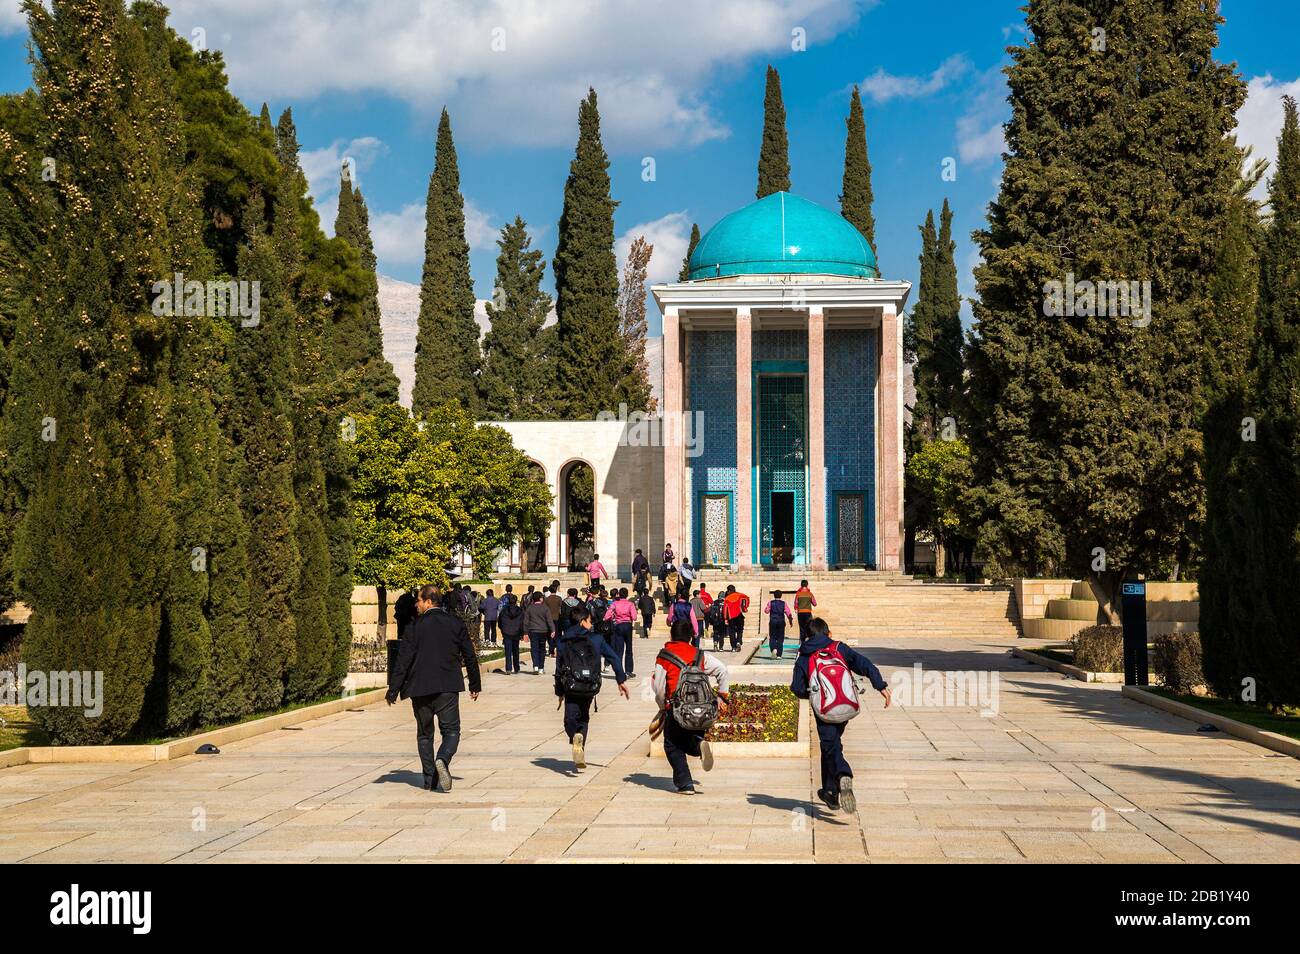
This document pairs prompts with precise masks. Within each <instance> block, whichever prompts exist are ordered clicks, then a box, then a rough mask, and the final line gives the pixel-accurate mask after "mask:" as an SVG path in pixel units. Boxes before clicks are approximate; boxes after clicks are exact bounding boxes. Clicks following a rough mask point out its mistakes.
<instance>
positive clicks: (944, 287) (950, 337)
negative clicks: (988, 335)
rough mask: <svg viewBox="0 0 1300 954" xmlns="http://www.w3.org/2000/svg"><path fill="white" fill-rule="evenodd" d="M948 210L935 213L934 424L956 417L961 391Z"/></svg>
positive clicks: (957, 303) (953, 246)
mask: <svg viewBox="0 0 1300 954" xmlns="http://www.w3.org/2000/svg"><path fill="white" fill-rule="evenodd" d="M956 249H957V246H956V243H954V242H953V240H952V210H950V209H949V208H948V200H947V199H944V200H943V209H942V211H941V212H940V213H939V236H938V239H937V241H936V244H935V262H934V286H935V287H934V297H933V299H932V300H931V308H932V309H933V311H932V315H931V321H932V324H933V329H934V332H933V339H932V342H933V350H932V353H931V361H932V364H933V373H934V385H935V393H934V405H935V407H934V410H935V418H936V424H937V423H938V422H939V421H941V420H942V419H943V418H944V417H949V416H951V417H953V418H956V417H958V412H959V411H960V410H961V404H962V391H963V389H964V387H965V384H964V374H963V362H962V329H961V295H959V294H958V292H957V263H956V261H955V260H954V258H953V256H954V253H955V252H956Z"/></svg>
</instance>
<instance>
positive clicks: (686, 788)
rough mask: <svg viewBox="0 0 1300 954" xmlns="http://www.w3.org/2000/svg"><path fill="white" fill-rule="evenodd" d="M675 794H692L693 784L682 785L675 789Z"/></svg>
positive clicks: (693, 790)
mask: <svg viewBox="0 0 1300 954" xmlns="http://www.w3.org/2000/svg"><path fill="white" fill-rule="evenodd" d="M677 794H678V795H694V794H695V786H694V785H683V786H682V787H681V788H679V789H678V790H677Z"/></svg>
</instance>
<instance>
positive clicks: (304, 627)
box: [258, 110, 334, 708]
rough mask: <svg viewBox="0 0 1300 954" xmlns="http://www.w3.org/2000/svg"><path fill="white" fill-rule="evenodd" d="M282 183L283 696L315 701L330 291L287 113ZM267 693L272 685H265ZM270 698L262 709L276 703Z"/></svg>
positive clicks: (328, 641)
mask: <svg viewBox="0 0 1300 954" xmlns="http://www.w3.org/2000/svg"><path fill="white" fill-rule="evenodd" d="M275 132H276V152H277V154H278V156H279V162H280V181H279V184H278V186H277V191H276V207H275V234H276V243H275V244H276V252H277V256H278V258H279V263H280V267H281V269H282V271H283V273H284V278H285V281H286V284H287V285H288V288H289V291H290V299H291V302H292V309H293V331H292V339H291V340H292V345H291V354H292V360H293V364H292V368H293V374H292V383H293V392H292V394H293V400H292V403H291V416H292V421H293V489H294V498H295V500H296V501H297V509H296V517H297V519H296V522H295V526H294V534H295V537H296V539H297V543H298V555H299V560H300V563H299V568H298V578H297V581H296V586H295V588H294V595H293V600H292V606H293V621H294V644H293V649H292V652H291V654H290V655H289V657H288V659H287V660H286V662H287V663H288V670H287V672H286V673H285V674H284V675H285V677H286V682H285V684H284V686H283V692H282V696H285V697H287V698H288V699H289V700H290V701H293V702H303V701H308V700H310V699H313V698H315V697H316V696H317V695H318V694H319V692H320V690H321V689H322V687H323V686H324V685H325V684H326V682H327V681H328V674H329V670H330V660H331V658H332V654H333V648H334V638H333V634H332V630H331V626H330V614H329V605H330V593H331V581H332V574H331V568H330V547H329V535H328V532H327V522H328V511H329V501H328V498H327V491H326V473H325V459H326V457H325V447H324V441H325V439H326V429H327V428H332V427H333V425H332V423H331V422H330V421H329V410H330V407H331V403H332V400H333V397H334V395H333V392H332V388H331V385H332V383H333V380H334V370H333V362H332V360H331V354H330V350H329V348H330V342H329V335H328V330H327V329H328V316H327V315H326V313H325V309H324V305H323V304H322V303H323V302H324V300H325V295H326V292H327V289H326V288H325V287H324V286H323V283H322V276H321V274H320V273H319V271H317V270H314V269H309V268H307V267H306V263H305V255H304V246H305V245H306V244H307V243H308V242H309V241H311V240H314V239H315V238H316V234H315V233H316V232H317V230H318V226H317V223H316V214H315V212H314V211H312V210H311V205H310V202H309V200H308V199H307V180H306V177H305V176H304V175H303V173H302V169H301V167H300V166H299V164H298V136H297V131H296V130H295V128H294V124H293V115H292V113H291V112H290V111H289V110H285V111H284V114H283V115H281V117H280V120H279V122H278V123H277V124H276V127H275ZM265 688H266V689H267V690H268V691H272V690H273V689H274V686H272V685H270V684H269V683H268V685H267V686H266V687H265ZM279 701H280V700H275V701H274V702H270V699H269V696H268V697H265V699H259V700H258V702H259V705H258V707H259V708H262V707H263V706H265V705H267V704H268V703H269V704H270V705H278V703H279Z"/></svg>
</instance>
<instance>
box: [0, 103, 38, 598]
mask: <svg viewBox="0 0 1300 954" xmlns="http://www.w3.org/2000/svg"><path fill="white" fill-rule="evenodd" d="M40 115H41V107H40V103H39V101H38V100H37V97H36V94H35V93H34V92H33V91H31V90H29V91H27V92H25V93H21V94H18V95H13V96H0V131H2V132H0V415H4V416H7V415H8V414H9V413H10V407H11V405H10V400H9V379H10V369H11V364H12V362H13V360H14V357H15V356H14V355H13V353H12V352H13V346H14V335H15V332H16V329H17V327H18V325H19V323H20V321H24V320H26V321H30V317H29V316H28V317H24V315H25V313H27V312H29V311H30V308H31V299H30V297H29V296H28V294H27V286H26V285H25V284H24V282H25V281H26V279H27V276H26V275H25V274H24V272H25V263H27V262H29V261H31V260H32V258H33V257H34V255H35V251H36V248H37V246H38V244H39V242H38V236H37V234H36V232H35V226H36V224H37V223H38V222H40V221H42V220H43V218H44V214H42V213H41V212H40V211H39V210H38V207H39V206H40V204H41V203H42V202H45V201H48V198H49V192H50V190H49V188H48V186H47V185H46V184H45V183H43V182H41V181H40V179H39V177H37V176H35V175H34V174H33V172H34V168H33V164H34V163H36V162H38V161H39V160H38V157H40V156H43V155H45V151H44V149H43V148H42V149H41V150H40V151H38V148H37V147H38V143H39V142H40V140H41V136H40V130H39V123H40ZM3 423H4V417H3V416H0V426H3ZM11 463H12V462H11V459H10V455H9V454H8V453H7V452H6V450H5V446H4V444H3V443H0V611H3V610H6V609H8V608H9V607H10V606H11V605H13V603H14V601H15V600H16V599H17V598H18V590H17V585H16V580H15V578H14V572H13V539H14V533H15V532H16V530H17V527H18V523H19V521H20V520H21V518H22V512H23V500H22V497H23V493H22V484H21V482H20V481H18V480H16V479H15V476H14V474H13V472H12V467H11Z"/></svg>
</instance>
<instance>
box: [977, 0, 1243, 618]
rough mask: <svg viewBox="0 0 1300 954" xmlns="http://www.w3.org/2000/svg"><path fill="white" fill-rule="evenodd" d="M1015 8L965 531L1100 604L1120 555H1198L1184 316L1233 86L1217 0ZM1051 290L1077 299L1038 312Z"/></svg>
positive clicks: (1191, 370) (1223, 163) (1228, 182)
mask: <svg viewBox="0 0 1300 954" xmlns="http://www.w3.org/2000/svg"><path fill="white" fill-rule="evenodd" d="M1025 10H1026V17H1027V24H1028V42H1027V43H1025V44H1024V45H1022V46H1019V47H1015V48H1013V49H1012V50H1011V55H1012V65H1011V66H1010V67H1009V68H1008V70H1007V75H1008V82H1009V85H1010V89H1011V96H1010V100H1011V105H1012V118H1011V121H1010V123H1009V124H1008V126H1007V144H1008V158H1007V161H1006V166H1005V169H1004V172H1003V176H1002V187H1001V191H1000V193H999V195H998V198H997V200H996V201H995V202H994V203H993V204H992V205H991V206H990V214H989V224H988V227H987V229H985V230H983V231H981V232H978V233H976V241H977V242H978V244H979V246H980V250H981V252H982V254H983V258H984V264H983V265H982V266H980V267H979V268H978V269H977V270H976V279H977V287H978V291H979V295H978V300H977V301H976V302H975V306H974V307H975V316H976V319H977V330H978V341H977V345H976V347H975V349H974V354H973V361H972V385H971V388H970V391H971V397H972V400H973V402H974V409H973V412H972V413H971V414H970V415H969V417H970V424H969V425H968V426H969V427H970V428H971V429H972V430H971V434H972V439H973V441H972V442H973V447H972V450H973V452H974V471H975V483H976V485H977V486H978V487H980V488H982V491H981V494H980V497H981V499H980V503H981V506H982V510H983V513H984V515H985V519H984V523H983V527H982V529H981V542H982V545H983V548H984V550H985V551H986V552H987V553H988V554H989V555H990V556H993V557H994V558H995V559H997V560H998V561H1000V562H1002V563H1003V568H1004V569H1006V568H1008V566H1016V567H1018V568H1019V569H1020V570H1022V571H1027V572H1030V573H1033V572H1038V571H1048V572H1056V573H1068V574H1072V575H1073V574H1078V575H1086V576H1087V577H1088V579H1089V581H1090V582H1091V584H1092V587H1093V590H1094V592H1095V593H1096V594H1097V595H1098V598H1099V604H1100V607H1101V614H1100V615H1101V616H1102V617H1103V618H1107V619H1114V618H1115V617H1116V615H1117V606H1116V599H1117V594H1118V589H1119V582H1120V580H1121V579H1122V578H1123V575H1124V573H1125V572H1144V573H1148V574H1153V573H1160V572H1168V573H1174V572H1177V567H1179V566H1181V565H1185V564H1186V562H1187V561H1188V560H1189V559H1190V558H1192V553H1191V549H1190V546H1191V541H1192V540H1193V537H1194V534H1195V531H1196V528H1197V526H1198V522H1199V519H1200V512H1201V506H1202V486H1201V474H1200V465H1201V455H1200V434H1199V431H1200V423H1201V403H1200V365H1201V360H1202V347H1203V341H1202V331H1201V326H1200V322H1201V316H1202V315H1203V314H1204V313H1205V311H1206V309H1207V308H1208V307H1210V302H1209V300H1208V293H1209V287H1208V286H1209V282H1210V279H1211V277H1212V276H1213V274H1214V271H1215V257H1216V248H1215V241H1216V239H1217V236H1218V235H1219V233H1220V229H1219V228H1218V227H1217V225H1218V223H1219V222H1220V221H1221V219H1222V217H1223V215H1224V214H1225V212H1226V209H1227V207H1228V205H1229V203H1230V201H1231V197H1232V194H1233V184H1234V183H1235V181H1236V179H1237V168H1238V158H1239V156H1238V153H1237V150H1236V149H1235V148H1234V146H1233V144H1232V142H1231V140H1230V139H1229V138H1228V134H1229V132H1230V131H1231V129H1232V128H1233V125H1234V123H1235V119H1234V114H1235V112H1236V109H1237V108H1238V107H1239V106H1240V105H1241V103H1242V101H1243V98H1244V94H1245V87H1244V84H1243V82H1242V80H1241V78H1240V77H1239V76H1238V75H1237V74H1236V73H1235V71H1234V70H1233V69H1232V67H1231V66H1228V65H1225V64H1222V63H1219V62H1217V61H1216V60H1215V58H1214V50H1215V47H1216V45H1217V41H1218V36H1217V25H1218V23H1219V22H1220V18H1219V16H1218V9H1217V4H1216V3H1212V2H1211V3H1205V4H1177V5H1175V4H1159V5H1157V4H1151V3H1147V2H1143V0H1117V2H1114V3H1110V4H1106V5H1104V6H1103V7H1101V8H1099V7H1098V5H1097V4H1093V3H1088V2H1084V0H1031V2H1030V3H1029V4H1028V5H1027V7H1026V8H1025ZM1097 28H1100V29H1102V30H1104V31H1105V36H1106V37H1107V42H1106V44H1105V48H1104V49H1098V48H1096V45H1095V44H1093V43H1092V42H1091V37H1092V35H1093V32H1092V31H1094V30H1095V29H1097ZM1135 77H1141V79H1142V81H1141V82H1140V83H1139V82H1137V81H1136V80H1135ZM1135 142H1147V143H1164V144H1168V143H1172V142H1177V143H1178V148H1177V149H1174V148H1172V147H1168V146H1162V147H1160V148H1152V149H1149V150H1134V149H1132V148H1130V147H1131V145H1132V143H1135ZM1207 223H1210V226H1209V227H1207ZM1085 281H1087V282H1098V283H1102V285H1101V288H1102V289H1107V288H1108V287H1109V288H1114V287H1116V286H1114V285H1111V284H1110V283H1118V282H1130V281H1136V282H1143V281H1147V282H1150V286H1149V288H1150V299H1151V302H1152V308H1151V310H1150V311H1149V312H1147V313H1145V314H1133V313H1132V312H1131V311H1130V312H1128V313H1125V311H1124V310H1123V309H1122V308H1121V307H1119V306H1120V304H1121V303H1122V302H1121V300H1120V299H1118V296H1116V295H1113V294H1112V293H1108V294H1107V298H1108V301H1107V302H1106V307H1102V308H1099V307H1098V299H1097V295H1096V294H1095V293H1092V294H1090V293H1089V291H1088V286H1087V285H1084V286H1082V287H1081V288H1080V287H1079V286H1077V285H1075V284H1074V283H1076V282H1085ZM1053 282H1055V283H1056V284H1055V285H1053V284H1052V283H1053ZM1067 284H1068V285H1069V286H1070V291H1071V292H1072V294H1071V295H1069V296H1067V295H1066V294H1065V291H1064V289H1065V286H1066V285H1067ZM1093 291H1094V292H1095V291H1096V288H1094V289H1093ZM1138 291H1139V295H1138V296H1136V299H1135V298H1130V299H1129V302H1130V303H1132V304H1136V305H1138V306H1139V307H1140V305H1141V303H1142V302H1141V291H1142V288H1141V286H1139V288H1138ZM1058 292H1060V294H1057V293H1058ZM1067 301H1072V302H1073V305H1074V307H1073V308H1070V309H1066V308H1062V309H1061V310H1063V311H1064V310H1069V311H1072V312H1073V313H1072V314H1063V315H1062V316H1060V317H1053V316H1051V315H1050V314H1046V313H1045V312H1051V311H1054V310H1057V305H1063V304H1064V303H1065V302H1067ZM1099 312H1100V313H1099Z"/></svg>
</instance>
